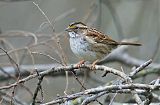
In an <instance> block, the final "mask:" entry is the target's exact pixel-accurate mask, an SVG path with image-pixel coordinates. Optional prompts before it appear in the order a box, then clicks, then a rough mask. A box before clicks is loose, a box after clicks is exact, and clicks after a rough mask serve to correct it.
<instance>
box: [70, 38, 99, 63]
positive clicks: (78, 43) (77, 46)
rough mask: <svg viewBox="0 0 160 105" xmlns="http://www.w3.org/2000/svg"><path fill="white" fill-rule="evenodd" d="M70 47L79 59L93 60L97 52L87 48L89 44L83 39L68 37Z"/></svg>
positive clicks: (95, 58)
mask: <svg viewBox="0 0 160 105" xmlns="http://www.w3.org/2000/svg"><path fill="white" fill-rule="evenodd" d="M70 47H71V50H72V52H73V53H74V54H75V55H76V56H77V57H79V58H80V59H83V60H86V61H90V62H93V61H95V60H97V59H99V58H97V54H96V53H95V52H93V51H90V50H89V47H90V45H89V44H88V43H87V42H86V41H85V40H84V39H82V38H81V39H78V38H77V39H72V38H70Z"/></svg>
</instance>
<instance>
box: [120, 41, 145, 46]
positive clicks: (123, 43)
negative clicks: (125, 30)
mask: <svg viewBox="0 0 160 105" xmlns="http://www.w3.org/2000/svg"><path fill="white" fill-rule="evenodd" d="M118 45H133V46H141V45H142V44H140V43H132V42H118Z"/></svg>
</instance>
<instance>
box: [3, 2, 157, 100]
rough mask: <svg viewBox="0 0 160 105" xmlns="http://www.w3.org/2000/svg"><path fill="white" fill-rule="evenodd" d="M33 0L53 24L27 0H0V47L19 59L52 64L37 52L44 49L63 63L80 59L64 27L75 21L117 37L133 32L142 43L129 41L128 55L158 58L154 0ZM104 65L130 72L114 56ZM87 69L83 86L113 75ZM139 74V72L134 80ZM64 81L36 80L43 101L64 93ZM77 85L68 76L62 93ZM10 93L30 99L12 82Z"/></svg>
mask: <svg viewBox="0 0 160 105" xmlns="http://www.w3.org/2000/svg"><path fill="white" fill-rule="evenodd" d="M34 2H35V3H36V4H38V6H39V7H40V9H41V10H42V11H43V12H44V13H45V15H46V16H47V17H48V19H49V20H50V21H51V22H52V24H53V26H54V27H53V28H51V27H50V26H49V24H47V23H46V22H47V18H46V17H45V16H44V14H42V11H40V9H39V8H38V7H37V6H36V5H35V4H34V3H33V0H0V32H1V34H0V47H1V48H3V49H5V50H6V51H7V52H8V54H9V55H10V56H11V57H12V58H13V59H14V60H15V61H16V63H17V64H19V65H36V64H57V62H56V61H54V60H53V59H50V58H48V57H46V56H44V55H43V54H46V55H50V56H52V57H53V58H55V59H56V60H57V61H60V62H62V63H63V64H67V65H69V64H71V63H77V62H78V61H80V59H78V58H77V57H76V56H75V55H74V54H73V53H72V51H71V50H70V46H69V41H68V35H67V33H66V32H65V31H64V29H65V28H66V27H67V26H68V25H69V24H70V23H72V22H75V21H82V22H84V23H86V24H87V25H89V26H91V27H94V28H96V29H98V30H100V31H102V32H103V33H105V34H107V35H109V36H110V37H112V38H113V39H115V40H118V41H121V40H124V39H130V38H136V40H137V42H140V43H142V46H141V47H129V48H128V53H129V54H130V55H131V56H133V57H135V58H137V59H141V60H144V61H146V60H148V59H151V58H153V61H154V62H157V63H159V61H160V56H158V55H159V54H160V51H159V50H160V49H159V43H160V29H159V28H160V8H159V7H160V6H159V5H160V1H159V0H36V1H34ZM53 29H54V30H53ZM0 52H1V53H0V65H1V68H2V67H8V66H11V65H12V64H11V63H10V61H9V60H8V57H7V56H6V54H4V51H0ZM40 53H43V54H40ZM106 65H107V66H109V67H113V68H116V69H121V68H123V69H124V71H125V72H130V71H131V68H132V67H128V66H126V65H124V64H123V63H119V62H114V63H107V64H106ZM48 68H51V67H48ZM33 69H34V68H33ZM31 71H33V70H31ZM31 71H30V72H31ZM85 74H86V73H83V74H82V75H81V76H79V79H80V80H82V81H83V80H84V79H86V78H84V77H85V76H86V75H85ZM89 74H90V78H88V79H87V80H86V81H85V86H86V87H87V88H92V87H97V86H99V85H101V84H103V83H107V82H108V81H110V80H114V79H115V77H114V76H113V75H111V76H107V77H105V78H102V77H101V75H102V72H97V73H96V74H95V73H92V72H91V73H89ZM93 77H94V78H93ZM148 77H149V78H147V80H146V82H147V81H151V80H152V79H153V78H155V77H154V76H153V75H151V76H148ZM145 79H146V78H145ZM142 80H144V78H141V79H138V80H137V81H142ZM14 82H15V80H13V79H9V80H7V83H6V81H1V83H0V86H4V85H6V84H10V83H14ZM36 83H37V79H33V80H31V81H28V82H25V84H24V85H25V86H26V87H28V88H29V89H30V90H31V92H34V90H35V86H36ZM65 86H66V77H65V75H64V74H63V75H58V76H55V77H54V76H50V77H45V79H44V81H43V83H42V87H43V93H44V102H47V101H51V100H53V99H54V98H55V97H57V95H60V96H62V95H64V90H65ZM80 89H81V86H80V85H79V84H78V83H77V81H76V80H75V78H74V77H73V76H70V77H69V89H68V90H67V93H68V94H71V93H74V92H77V91H80ZM11 91H12V90H10V91H9V92H8V93H9V94H10V92H11ZM15 93H16V96H17V97H19V99H21V100H24V101H25V102H28V103H29V102H30V101H31V100H32V97H31V96H30V93H28V92H27V91H26V90H25V89H23V88H22V87H19V88H17V89H16V90H15ZM24 94H25V95H24ZM126 97H127V96H124V97H121V99H119V98H118V97H117V100H118V101H123V100H124V99H126ZM102 101H104V100H102Z"/></svg>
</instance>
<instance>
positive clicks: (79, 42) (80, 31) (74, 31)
mask: <svg viewBox="0 0 160 105" xmlns="http://www.w3.org/2000/svg"><path fill="white" fill-rule="evenodd" d="M65 31H66V32H68V34H69V42H70V48H71V50H72V52H73V53H74V54H75V55H76V56H77V57H78V58H80V59H81V60H82V61H81V63H82V62H83V63H84V61H89V62H92V63H93V64H96V63H97V62H98V61H99V60H101V59H102V58H104V57H105V56H107V55H108V54H110V53H111V52H112V51H113V50H114V49H115V48H117V47H118V46H119V45H133V46H141V44H140V43H133V42H118V41H115V40H113V39H112V38H111V37H110V36H108V35H106V34H104V33H102V32H100V31H98V30H97V29H95V28H91V27H89V26H87V25H86V24H84V23H83V22H73V23H71V24H69V26H68V27H67V28H66V29H65Z"/></svg>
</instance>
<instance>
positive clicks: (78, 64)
mask: <svg viewBox="0 0 160 105" xmlns="http://www.w3.org/2000/svg"><path fill="white" fill-rule="evenodd" d="M84 63H85V60H81V61H79V62H78V63H77V65H76V66H77V68H80V67H81V66H82V64H84Z"/></svg>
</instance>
